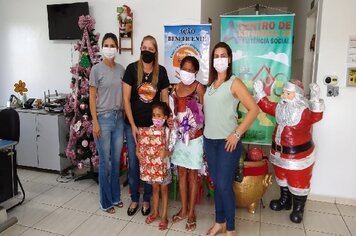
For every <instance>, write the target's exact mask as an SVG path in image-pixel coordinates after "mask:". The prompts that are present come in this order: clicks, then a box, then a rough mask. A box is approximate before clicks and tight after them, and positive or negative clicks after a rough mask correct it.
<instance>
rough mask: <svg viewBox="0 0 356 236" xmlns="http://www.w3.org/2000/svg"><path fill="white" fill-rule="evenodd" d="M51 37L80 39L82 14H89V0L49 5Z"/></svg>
mask: <svg viewBox="0 0 356 236" xmlns="http://www.w3.org/2000/svg"><path fill="white" fill-rule="evenodd" d="M47 14H48V30H49V39H50V40H54V39H80V38H81V37H82V34H83V31H82V30H81V29H80V28H79V26H78V20H79V17H80V16H81V15H88V14H89V5H88V2H77V3H70V4H53V5H47Z"/></svg>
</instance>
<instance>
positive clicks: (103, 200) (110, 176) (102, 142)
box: [94, 111, 124, 210]
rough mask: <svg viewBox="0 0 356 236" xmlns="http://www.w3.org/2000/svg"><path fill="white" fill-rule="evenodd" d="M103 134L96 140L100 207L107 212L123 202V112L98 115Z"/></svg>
mask: <svg viewBox="0 0 356 236" xmlns="http://www.w3.org/2000/svg"><path fill="white" fill-rule="evenodd" d="M98 122H99V125H100V129H101V134H100V137H99V138H98V139H96V138H95V139H94V140H95V144H96V149H97V150H98V154H99V191H100V207H101V209H102V210H107V209H109V208H111V207H113V206H114V205H116V204H118V203H119V202H120V201H121V190H120V173H119V172H120V155H121V149H122V145H123V142H124V120H123V116H122V112H121V111H112V112H107V113H104V114H98Z"/></svg>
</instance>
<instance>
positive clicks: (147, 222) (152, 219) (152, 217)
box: [145, 215, 157, 224]
mask: <svg viewBox="0 0 356 236" xmlns="http://www.w3.org/2000/svg"><path fill="white" fill-rule="evenodd" d="M156 219H157V216H153V215H149V216H147V218H146V220H145V222H146V224H151V223H152V222H153V221H155V220H156Z"/></svg>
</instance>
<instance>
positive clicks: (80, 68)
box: [64, 15, 100, 168]
mask: <svg viewBox="0 0 356 236" xmlns="http://www.w3.org/2000/svg"><path fill="white" fill-rule="evenodd" d="M78 25H79V28H80V29H81V30H83V37H82V40H80V41H78V42H77V43H76V45H75V46H74V49H75V50H76V51H79V62H78V63H77V64H76V65H74V66H73V67H71V73H72V81H71V84H70V87H71V89H72V92H71V94H70V95H68V97H67V102H66V104H65V107H64V115H65V118H66V122H67V123H68V124H69V127H70V131H69V141H68V146H67V148H66V156H67V158H68V159H69V160H70V161H71V162H72V163H73V164H75V165H78V167H79V168H81V167H82V166H83V161H84V160H86V159H88V158H90V161H91V163H92V164H93V165H94V166H95V165H97V164H98V161H99V158H98V155H97V153H96V148H95V143H94V138H93V135H92V123H91V120H92V117H91V114H90V109H89V75H90V70H91V68H92V66H93V65H95V64H96V63H98V62H99V59H100V56H99V55H98V52H99V49H100V46H99V45H98V40H99V33H97V34H94V27H95V20H94V19H93V18H92V17H91V16H89V15H87V16H80V17H79V22H78ZM93 165H91V166H93Z"/></svg>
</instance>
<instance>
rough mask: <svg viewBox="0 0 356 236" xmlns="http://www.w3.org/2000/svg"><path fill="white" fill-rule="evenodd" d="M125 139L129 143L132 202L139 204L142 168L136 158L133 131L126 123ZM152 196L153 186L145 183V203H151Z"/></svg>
mask: <svg viewBox="0 0 356 236" xmlns="http://www.w3.org/2000/svg"><path fill="white" fill-rule="evenodd" d="M124 126H125V129H124V130H125V137H126V142H127V152H128V155H129V186H130V191H131V201H133V202H139V200H140V192H139V188H140V166H139V162H138V158H137V157H136V143H135V139H134V137H133V136H132V129H131V126H130V125H129V124H126V122H125V125H124ZM151 195H152V185H150V184H148V183H146V182H145V184H144V189H143V201H144V202H150V199H151Z"/></svg>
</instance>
